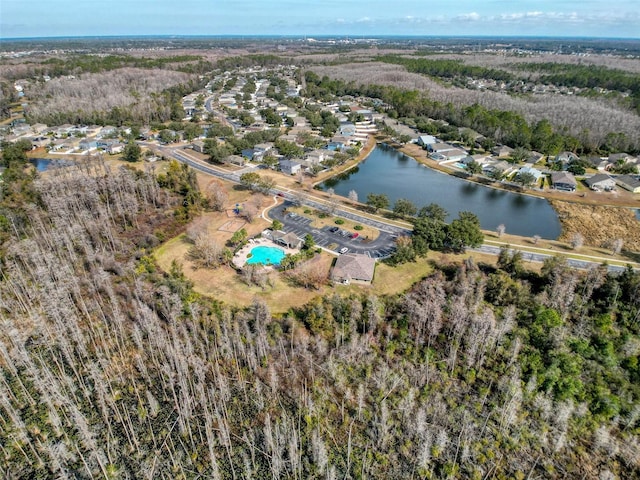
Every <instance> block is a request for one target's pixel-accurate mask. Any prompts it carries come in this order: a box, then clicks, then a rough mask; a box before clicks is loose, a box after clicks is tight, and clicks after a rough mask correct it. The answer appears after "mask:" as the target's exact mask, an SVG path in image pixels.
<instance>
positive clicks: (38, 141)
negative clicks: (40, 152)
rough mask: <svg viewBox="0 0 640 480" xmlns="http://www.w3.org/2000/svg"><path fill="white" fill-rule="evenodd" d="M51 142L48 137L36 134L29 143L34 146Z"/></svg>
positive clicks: (44, 145)
mask: <svg viewBox="0 0 640 480" xmlns="http://www.w3.org/2000/svg"><path fill="white" fill-rule="evenodd" d="M49 143H51V139H50V138H49V137H43V136H37V137H33V138H32V139H31V145H33V147H34V148H40V147H46V146H47V145H49Z"/></svg>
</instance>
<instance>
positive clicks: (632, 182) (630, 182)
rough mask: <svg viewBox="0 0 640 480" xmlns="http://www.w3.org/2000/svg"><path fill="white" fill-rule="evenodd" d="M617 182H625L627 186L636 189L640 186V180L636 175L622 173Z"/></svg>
mask: <svg viewBox="0 0 640 480" xmlns="http://www.w3.org/2000/svg"><path fill="white" fill-rule="evenodd" d="M616 182H618V183H620V184H624V185H625V186H627V187H629V188H632V189H634V190H635V189H636V188H638V187H640V180H638V179H637V178H636V177H632V176H631V175H622V176H620V177H616Z"/></svg>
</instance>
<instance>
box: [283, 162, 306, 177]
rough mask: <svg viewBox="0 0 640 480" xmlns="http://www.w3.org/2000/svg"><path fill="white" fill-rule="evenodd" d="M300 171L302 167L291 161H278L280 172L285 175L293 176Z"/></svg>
mask: <svg viewBox="0 0 640 480" xmlns="http://www.w3.org/2000/svg"><path fill="white" fill-rule="evenodd" d="M301 169H302V165H300V164H299V163H298V162H294V161H292V160H286V159H285V160H280V171H281V172H282V173H285V174H287V175H295V174H296V173H298V172H299V171H300V170H301Z"/></svg>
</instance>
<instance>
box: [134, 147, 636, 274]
mask: <svg viewBox="0 0 640 480" xmlns="http://www.w3.org/2000/svg"><path fill="white" fill-rule="evenodd" d="M138 143H139V144H141V145H145V146H147V147H150V148H153V149H155V150H157V151H159V152H161V153H162V155H164V156H165V157H171V158H175V159H176V160H178V161H180V162H183V163H186V164H187V165H189V166H190V167H192V168H194V169H196V170H198V171H201V172H203V173H206V174H208V175H213V176H215V177H218V178H223V179H225V180H228V181H230V182H233V183H240V175H239V174H238V173H231V172H227V171H224V170H222V169H219V168H215V167H212V166H208V165H204V164H202V163H200V162H197V161H195V160H193V159H192V158H190V157H189V156H188V155H186V154H185V153H184V152H183V151H182V148H181V147H167V146H160V145H158V144H155V143H149V142H138ZM269 193H271V194H273V195H280V196H282V197H284V199H285V200H286V201H288V202H293V201H294V200H295V199H294V196H293V195H292V194H290V193H289V192H287V191H286V190H283V189H278V188H274V189H272V190H271V191H270V192H269ZM303 203H304V205H306V206H309V207H312V208H316V209H322V208H323V207H324V206H325V203H323V202H320V201H317V200H313V199H310V198H308V197H306V198H305V199H304V201H303ZM278 208H282V206H280V207H276V208H273V209H271V210H270V211H269V215H270V216H271V218H278V217H277V216H275V215H278V214H277V212H278ZM272 212H273V213H272ZM335 214H336V216H339V217H343V218H348V219H349V220H354V221H356V222H358V223H361V224H363V225H370V226H372V227H374V228H376V229H378V230H379V231H380V236H379V237H378V239H376V240H375V241H373V242H371V243H369V244H367V243H366V242H364V239H361V240H357V239H356V241H354V240H353V239H350V238H346V237H341V236H340V235H336V234H333V233H331V232H329V231H328V228H329V227H326V228H325V229H323V230H317V229H313V228H311V227H310V226H309V225H308V224H306V225H305V223H308V222H304V221H290V220H292V219H291V218H290V217H287V218H278V220H280V221H281V222H282V223H283V224H284V225H285V230H286V231H294V232H295V233H296V235H298V236H299V237H301V238H303V237H304V236H305V235H306V234H307V233H311V235H312V236H313V237H314V239H316V243H317V244H318V245H320V246H325V245H324V244H325V243H326V245H331V244H333V243H335V244H337V245H339V247H337V248H336V250H337V251H339V250H340V249H341V248H343V247H346V248H348V249H349V251H350V252H357V253H363V254H368V255H370V256H371V257H374V258H385V257H387V256H389V255H390V254H391V253H393V248H394V243H393V236H394V235H410V234H411V230H409V229H406V228H402V227H397V226H395V225H389V224H387V223H385V222H381V221H377V220H374V219H371V218H369V217H363V216H360V215H358V214H356V213H353V212H350V211H344V210H340V209H338V210H336V212H335ZM272 215H273V216H272ZM288 228H291V230H287V229H288ZM327 242H328V243H327ZM469 250H471V251H477V252H482V253H487V254H490V255H499V254H500V247H496V246H493V245H482V246H481V247H479V248H475V249H469ZM522 254H523V258H524V260H525V261H530V262H544V260H545V259H547V258H549V257H552V256H553V255H551V254H549V255H547V254H542V253H531V252H522ZM567 262H568V263H569V265H571V266H572V267H573V268H578V269H582V270H586V269H589V268H593V267H594V266H597V265H600V264H601V263H600V262H590V261H587V260H576V259H572V258H569V259H567ZM608 269H609V271H611V272H621V271H623V270H624V269H625V267H622V266H617V265H609V266H608Z"/></svg>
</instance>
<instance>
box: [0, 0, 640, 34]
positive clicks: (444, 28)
mask: <svg viewBox="0 0 640 480" xmlns="http://www.w3.org/2000/svg"><path fill="white" fill-rule="evenodd" d="M100 35H306V36H311V37H312V36H314V35H317V36H320V35H340V36H342V35H345V36H361V37H367V36H381V35H452V36H461V35H462V36H466V35H472V36H476V35H485V36H496V35H500V36H501V35H513V36H554V37H557V36H565V37H575V36H578V37H617V38H640V0H341V1H338V0H0V38H18V37H60V36H100Z"/></svg>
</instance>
